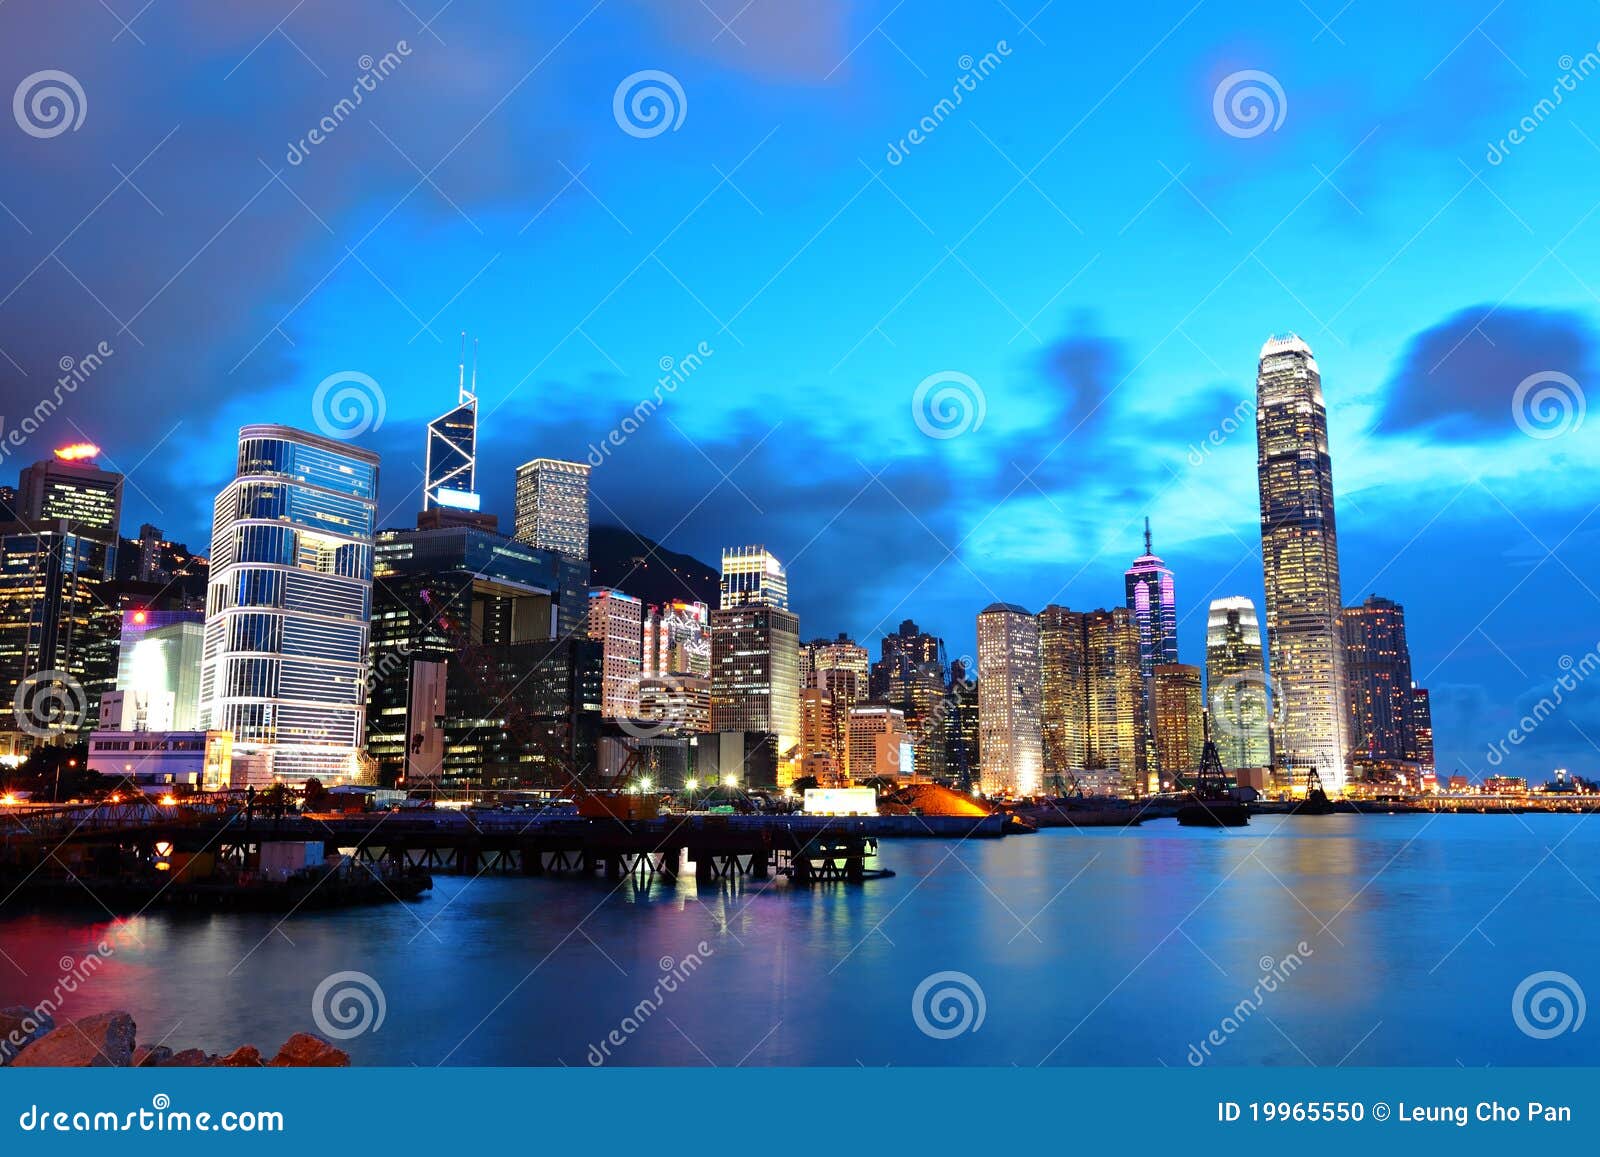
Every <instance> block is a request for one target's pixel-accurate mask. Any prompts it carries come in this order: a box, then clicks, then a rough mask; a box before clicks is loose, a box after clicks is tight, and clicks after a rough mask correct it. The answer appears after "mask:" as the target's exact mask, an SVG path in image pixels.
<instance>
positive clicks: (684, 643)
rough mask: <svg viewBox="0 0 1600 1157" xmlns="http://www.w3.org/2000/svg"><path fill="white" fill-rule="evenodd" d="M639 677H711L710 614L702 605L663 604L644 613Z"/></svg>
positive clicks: (683, 603)
mask: <svg viewBox="0 0 1600 1157" xmlns="http://www.w3.org/2000/svg"><path fill="white" fill-rule="evenodd" d="M642 673H643V674H644V675H645V676H646V677H647V678H648V677H652V676H660V675H696V676H702V677H704V676H709V675H710V674H711V612H710V611H709V610H707V609H706V605H705V604H704V603H688V602H682V601H679V602H671V603H663V604H662V605H661V606H659V607H657V606H652V607H651V608H650V609H649V610H648V611H647V612H646V613H645V620H644V666H643V668H642Z"/></svg>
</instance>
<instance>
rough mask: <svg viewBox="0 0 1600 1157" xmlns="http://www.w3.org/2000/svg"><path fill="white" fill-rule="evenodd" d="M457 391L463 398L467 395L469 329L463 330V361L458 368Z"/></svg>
mask: <svg viewBox="0 0 1600 1157" xmlns="http://www.w3.org/2000/svg"><path fill="white" fill-rule="evenodd" d="M456 391H457V393H458V394H459V395H460V397H461V399H462V400H465V399H466V396H467V331H466V330H462V331H461V362H460V364H459V365H458V366H457V369H456Z"/></svg>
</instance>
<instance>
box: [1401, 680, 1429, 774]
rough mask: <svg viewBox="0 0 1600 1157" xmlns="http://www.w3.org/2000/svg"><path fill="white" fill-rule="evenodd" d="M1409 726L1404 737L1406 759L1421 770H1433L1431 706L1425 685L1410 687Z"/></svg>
mask: <svg viewBox="0 0 1600 1157" xmlns="http://www.w3.org/2000/svg"><path fill="white" fill-rule="evenodd" d="M1408 706H1409V708H1410V710H1409V712H1408V715H1407V720H1408V724H1409V726H1408V727H1407V733H1408V734H1407V737H1406V759H1408V760H1410V761H1411V762H1412V763H1415V764H1416V765H1417V766H1418V767H1420V768H1421V769H1422V770H1423V771H1432V770H1434V765H1433V706H1432V704H1431V703H1430V702H1429V700H1428V689H1427V688H1426V687H1413V688H1411V697H1410V703H1409V704H1408Z"/></svg>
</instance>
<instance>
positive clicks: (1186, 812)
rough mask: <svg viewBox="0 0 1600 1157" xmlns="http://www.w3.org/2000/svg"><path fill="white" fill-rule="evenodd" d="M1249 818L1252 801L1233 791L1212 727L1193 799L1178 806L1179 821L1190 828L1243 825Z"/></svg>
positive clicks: (1196, 780)
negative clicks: (1242, 799)
mask: <svg viewBox="0 0 1600 1157" xmlns="http://www.w3.org/2000/svg"><path fill="white" fill-rule="evenodd" d="M1249 822H1250V805H1249V804H1246V803H1241V802H1240V801H1239V800H1237V799H1235V798H1234V796H1233V795H1232V793H1231V792H1229V790H1228V777H1227V773H1226V772H1224V771H1223V770H1222V758H1221V757H1220V756H1219V755H1218V754H1217V745H1216V743H1214V742H1213V741H1212V739H1211V733H1210V729H1209V728H1208V729H1207V731H1206V742H1205V747H1204V748H1203V749H1202V750H1201V754H1200V771H1199V773H1198V774H1197V775H1196V776H1195V781H1194V791H1193V792H1191V793H1190V799H1189V802H1188V803H1186V804H1184V805H1183V806H1182V807H1180V808H1179V809H1178V823H1179V824H1180V825H1181V826H1183V827H1186V828H1242V827H1244V826H1245V825H1246V824H1248V823H1249Z"/></svg>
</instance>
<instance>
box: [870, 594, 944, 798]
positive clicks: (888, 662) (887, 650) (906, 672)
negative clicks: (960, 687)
mask: <svg viewBox="0 0 1600 1157" xmlns="http://www.w3.org/2000/svg"><path fill="white" fill-rule="evenodd" d="M948 679H949V672H948V667H947V664H946V663H945V650H944V640H943V639H941V638H939V637H938V636H937V635H930V634H928V633H927V632H926V631H923V630H922V629H921V628H919V627H918V626H917V624H916V623H914V622H912V621H911V620H910V619H907V620H905V621H904V622H903V623H901V624H900V629H899V630H897V631H895V632H894V633H893V634H890V635H885V636H884V637H883V643H882V658H880V659H879V660H878V661H877V662H876V663H874V664H873V665H872V669H871V671H870V673H869V675H868V692H869V694H870V697H871V699H872V701H873V702H875V703H887V704H889V705H890V706H892V707H898V708H900V710H901V711H902V712H903V713H904V715H905V722H906V729H907V731H909V733H910V734H911V737H912V742H913V745H914V746H915V748H916V765H917V774H918V775H921V776H925V777H927V778H929V779H934V780H943V779H944V778H945V774H946V752H945V724H946V718H945V717H946V714H947V712H946V709H945V707H944V699H945V694H946V690H947V684H948Z"/></svg>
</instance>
